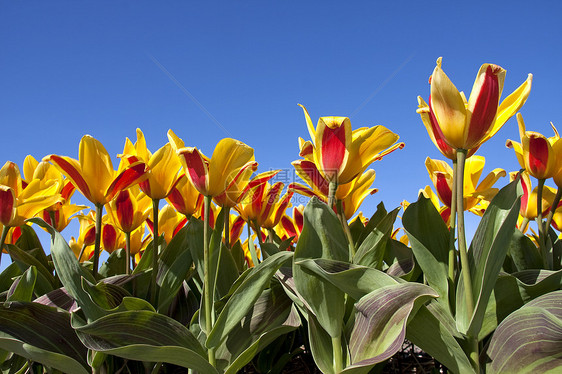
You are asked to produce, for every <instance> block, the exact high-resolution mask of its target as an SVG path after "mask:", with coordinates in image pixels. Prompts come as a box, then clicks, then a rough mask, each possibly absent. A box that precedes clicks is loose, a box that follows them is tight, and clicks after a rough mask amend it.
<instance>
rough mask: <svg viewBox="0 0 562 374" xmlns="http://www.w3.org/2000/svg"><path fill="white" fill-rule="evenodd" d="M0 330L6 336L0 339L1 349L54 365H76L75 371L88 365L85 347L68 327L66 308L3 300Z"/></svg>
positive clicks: (68, 317) (59, 366)
mask: <svg viewBox="0 0 562 374" xmlns="http://www.w3.org/2000/svg"><path fill="white" fill-rule="evenodd" d="M0 331H2V332H3V333H5V334H8V335H9V336H2V338H1V339H0V348H2V349H6V350H12V352H16V353H18V354H21V355H23V356H25V357H28V358H30V359H31V360H34V361H38V362H42V363H44V364H46V365H49V366H53V367H55V368H61V365H62V367H67V366H71V367H76V366H80V367H81V370H79V372H83V370H84V368H87V367H88V364H87V361H86V352H87V350H86V348H85V347H84V346H83V345H82V344H81V343H80V340H79V339H78V337H77V336H76V333H75V332H74V330H73V329H72V327H71V326H70V314H69V313H68V312H66V311H61V310H57V309H56V308H52V307H48V306H45V305H41V304H37V303H32V302H19V301H18V302H8V303H4V304H3V305H1V306H0ZM26 352H27V353H26ZM51 353H53V354H56V355H53V354H51ZM61 356H65V357H66V358H65V357H61ZM41 360H45V361H41ZM59 360H60V365H58V366H57V365H56V363H57V362H58V361H59ZM61 370H64V369H62V368H61ZM65 371H66V370H65ZM71 372H72V371H71Z"/></svg>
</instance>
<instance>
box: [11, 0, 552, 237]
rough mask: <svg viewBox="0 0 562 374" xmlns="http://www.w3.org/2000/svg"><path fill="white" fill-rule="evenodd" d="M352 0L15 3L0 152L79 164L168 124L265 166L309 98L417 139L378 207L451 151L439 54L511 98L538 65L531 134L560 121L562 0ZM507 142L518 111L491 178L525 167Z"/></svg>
mask: <svg viewBox="0 0 562 374" xmlns="http://www.w3.org/2000/svg"><path fill="white" fill-rule="evenodd" d="M343 3H344V2H342V1H322V2H320V1H315V2H304V1H213V2H205V1H197V2H196V1H190V2H187V1H166V2H147V1H135V2H132V1H131V2H125V1H111V2H110V1H95V2H93V1H90V2H85V1H80V2H75V1H25V2H24V1H4V2H2V3H1V4H0V125H1V129H2V147H0V161H1V163H2V164H3V163H4V162H5V161H7V160H11V161H14V162H16V163H18V165H20V166H21V165H22V163H23V160H24V158H25V156H26V155H27V154H32V155H33V156H35V157H36V158H37V159H40V158H42V157H43V156H45V155H47V154H50V153H56V154H61V155H68V156H71V157H75V158H77V156H78V143H79V141H80V138H81V137H82V136H83V135H84V134H91V135H92V136H94V137H96V138H97V139H99V140H100V141H101V142H102V143H103V144H104V145H105V146H106V148H107V149H108V151H109V153H110V154H112V155H116V154H118V153H120V152H121V151H122V148H123V144H124V141H125V137H130V138H134V137H135V129H136V128H137V127H140V128H141V129H142V130H143V131H144V133H145V136H146V138H147V142H148V146H149V148H150V149H151V150H152V151H155V150H156V149H157V148H159V147H161V146H162V145H164V144H165V143H166V142H167V138H166V131H167V130H168V129H170V128H171V129H173V130H174V131H175V132H176V134H178V135H179V136H180V137H182V138H183V139H184V140H185V141H186V143H187V144H188V145H191V146H197V147H199V148H200V149H202V151H203V152H205V153H207V154H209V155H210V153H211V152H212V150H213V148H214V146H215V144H216V143H217V142H218V141H219V140H220V139H221V138H223V137H233V138H237V139H239V140H242V141H244V142H246V143H248V144H249V145H250V146H252V147H253V148H254V149H255V155H256V159H257V161H258V162H259V163H260V169H259V170H261V171H265V170H269V169H277V168H288V169H291V168H292V167H291V164H290V163H291V161H293V160H296V159H298V143H297V138H298V136H301V137H303V138H305V139H307V138H308V131H307V129H306V125H305V121H304V118H303V114H302V110H301V109H300V108H299V107H298V106H297V103H302V104H304V105H306V106H307V108H308V110H309V112H310V114H311V116H312V117H313V121H314V122H316V121H317V119H318V117H319V116H324V115H340V116H349V117H350V118H351V124H352V126H353V128H357V127H360V126H373V125H376V124H382V125H385V126H386V127H388V128H390V129H391V130H392V131H394V132H396V133H398V134H399V135H400V137H401V141H404V142H405V143H406V147H405V148H404V149H403V150H401V151H396V152H395V153H393V154H391V155H389V156H388V157H387V158H385V159H384V160H383V161H380V162H377V163H375V164H374V165H373V167H374V168H375V170H376V172H377V177H376V180H375V183H374V187H377V188H379V190H380V191H379V192H378V193H377V194H375V195H374V196H372V197H370V198H368V201H367V202H366V203H365V204H364V206H363V208H362V210H363V211H364V212H365V213H366V214H368V215H370V214H372V212H373V211H374V209H375V206H376V205H377V204H378V203H379V202H380V201H381V200H382V201H384V203H385V205H386V206H387V208H388V209H392V208H394V207H396V206H397V205H398V204H399V203H400V202H401V201H402V200H404V199H407V200H409V201H414V200H415V199H416V196H417V193H418V190H419V189H420V188H423V187H424V186H425V185H426V184H430V180H429V177H428V175H427V172H426V170H425V167H424V160H425V157H426V156H430V157H432V158H441V155H440V154H439V153H438V151H437V150H436V149H435V148H434V146H433V144H432V143H431V141H430V139H429V137H428V136H427V133H426V131H425V128H424V126H423V125H422V122H421V120H420V118H419V115H418V114H416V108H417V101H416V96H417V95H422V96H423V97H424V98H425V99H427V97H428V95H429V86H428V77H429V76H430V74H431V73H432V71H433V68H434V66H435V60H436V59H437V57H439V56H443V68H444V70H445V72H446V73H447V74H448V75H449V77H450V78H451V79H452V81H453V82H454V83H455V84H456V86H457V88H459V89H460V90H464V91H466V92H467V94H468V93H469V92H470V90H471V88H472V84H473V81H474V78H475V76H476V73H477V71H478V68H479V67H480V65H481V64H482V63H484V62H491V63H496V64H498V65H500V66H502V67H503V68H505V69H506V70H507V77H506V81H505V87H504V95H503V96H504V97H505V95H506V94H508V93H510V92H511V91H513V90H514V89H515V88H516V87H518V86H519V85H520V84H521V83H522V82H523V81H524V80H525V78H526V77H527V74H528V73H533V74H534V81H533V88H532V91H531V94H530V97H529V100H528V101H527V104H526V105H525V106H524V108H523V110H522V113H523V115H524V118H525V120H526V123H527V127H528V129H529V130H537V131H540V132H542V133H544V134H545V135H547V136H550V135H552V132H551V129H550V125H549V122H550V121H553V122H554V123H555V124H558V125H560V127H562V120H561V119H562V114H561V111H560V110H559V108H558V106H559V105H558V104H559V103H560V100H561V98H560V87H562V74H561V73H560V68H559V66H560V64H561V62H562V49H561V48H560V47H561V45H562V43H561V42H562V23H561V22H560V16H561V15H562V3H560V2H558V1H540V2H529V1H505V2H501V1H496V2H470V3H469V2H464V3H458V2H438V1H424V2H420V1H405V2H398V1H397V2H390V1H385V2H381V1H355V2H348V3H347V4H345V5H344V4H343ZM508 138H511V139H514V140H518V139H519V135H518V130H517V123H516V121H515V119H514V118H512V119H511V120H510V121H509V122H508V123H507V124H506V126H505V127H504V128H503V129H502V130H501V131H500V132H499V133H498V134H497V135H496V137H495V138H494V139H492V140H491V141H490V142H488V143H486V144H484V145H483V146H482V147H481V150H480V151H479V153H478V154H481V155H483V156H485V157H486V158H487V163H486V168H485V170H484V172H485V173H487V172H489V171H491V170H492V169H494V168H496V167H502V168H505V169H506V170H507V171H508V172H509V171H512V170H517V169H519V166H518V164H517V161H516V158H515V155H514V153H513V150H510V149H506V148H505V146H504V144H505V141H506V139H508ZM291 170H292V169H291ZM506 183H507V178H504V179H502V180H500V182H499V183H498V185H500V186H503V185H505V184H506ZM78 194H79V193H77V194H76V195H75V196H78ZM74 201H77V202H80V199H74ZM71 230H72V229H71ZM65 234H66V235H65V236H67V237H69V236H70V234H73V235H76V234H77V229H76V232H68V233H65Z"/></svg>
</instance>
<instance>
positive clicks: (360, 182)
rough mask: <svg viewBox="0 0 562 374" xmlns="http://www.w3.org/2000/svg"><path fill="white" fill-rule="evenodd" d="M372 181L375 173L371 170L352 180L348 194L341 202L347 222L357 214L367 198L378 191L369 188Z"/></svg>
mask: <svg viewBox="0 0 562 374" xmlns="http://www.w3.org/2000/svg"><path fill="white" fill-rule="evenodd" d="M374 181H375V171H374V170H373V169H370V170H367V171H366V172H365V173H363V174H361V175H360V176H359V178H356V179H355V180H354V183H353V187H352V188H351V191H350V193H349V194H348V195H347V196H346V197H345V198H344V199H343V200H342V208H343V213H344V216H345V219H346V220H349V219H350V218H351V217H352V216H353V215H354V214H355V213H356V212H357V210H358V209H359V206H360V205H361V204H362V203H363V201H364V200H365V198H366V197H367V196H369V195H373V194H374V193H376V192H377V191H378V189H376V188H371V185H372V184H373V182H374Z"/></svg>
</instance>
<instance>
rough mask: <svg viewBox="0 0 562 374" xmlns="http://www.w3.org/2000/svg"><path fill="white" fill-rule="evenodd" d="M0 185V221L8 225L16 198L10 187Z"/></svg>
mask: <svg viewBox="0 0 562 374" xmlns="http://www.w3.org/2000/svg"><path fill="white" fill-rule="evenodd" d="M2 187H3V188H0V223H2V224H3V225H4V226H10V223H11V222H10V221H11V220H12V214H13V211H14V208H15V204H16V199H15V197H14V193H13V192H12V189H11V188H9V187H6V186H2Z"/></svg>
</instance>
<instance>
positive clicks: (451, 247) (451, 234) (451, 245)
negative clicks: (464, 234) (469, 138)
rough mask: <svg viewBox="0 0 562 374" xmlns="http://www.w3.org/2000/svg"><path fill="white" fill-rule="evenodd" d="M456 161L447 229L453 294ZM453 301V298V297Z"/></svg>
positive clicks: (455, 262) (455, 261)
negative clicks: (448, 226)
mask: <svg viewBox="0 0 562 374" xmlns="http://www.w3.org/2000/svg"><path fill="white" fill-rule="evenodd" d="M457 165H458V162H457V160H453V187H452V194H451V218H449V222H450V223H451V224H450V228H449V230H450V231H449V285H450V286H451V288H450V289H451V291H453V292H454V290H455V289H454V284H455V273H456V266H457V250H456V248H455V229H456V223H457V222H456V220H457V194H456V192H455V191H456V188H457V178H455V177H454V176H455V175H456V174H457ZM453 300H454V297H453Z"/></svg>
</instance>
